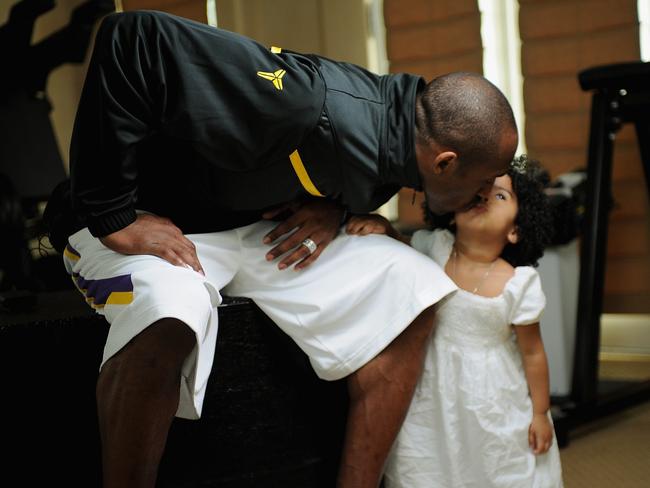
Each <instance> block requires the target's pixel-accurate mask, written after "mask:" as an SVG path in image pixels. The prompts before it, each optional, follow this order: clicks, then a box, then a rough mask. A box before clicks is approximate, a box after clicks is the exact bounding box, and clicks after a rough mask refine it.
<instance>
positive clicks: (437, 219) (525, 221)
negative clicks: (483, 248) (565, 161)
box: [423, 155, 553, 266]
mask: <svg viewBox="0 0 650 488" xmlns="http://www.w3.org/2000/svg"><path fill="white" fill-rule="evenodd" d="M506 174H507V175H508V176H510V179H511V180H512V189H513V190H514V192H515V195H517V203H518V207H519V208H518V211H517V216H516V217H515V225H516V226H517V233H518V235H519V240H518V241H517V243H516V244H508V245H506V247H505V248H504V249H503V252H502V253H501V257H502V258H503V259H505V260H506V261H507V262H508V263H510V264H511V265H512V266H537V265H538V260H539V258H541V257H542V255H543V254H544V248H546V246H548V245H549V244H550V242H551V237H552V235H553V225H552V216H551V207H550V204H549V201H548V197H547V196H546V193H545V192H544V187H545V186H546V185H547V184H548V183H549V175H548V172H547V171H546V170H545V169H543V168H542V166H541V165H540V164H539V162H538V161H537V160H534V159H529V158H528V157H527V156H526V155H521V156H519V157H516V158H515V159H514V160H513V161H512V162H511V163H510V167H509V168H508V171H507V172H506ZM423 208H424V214H425V217H424V218H425V221H426V222H427V223H428V224H429V225H430V226H431V228H432V229H436V228H437V229H440V228H442V229H448V230H450V231H451V232H452V233H454V232H455V230H456V229H455V225H454V224H453V216H454V215H453V213H449V214H445V215H435V214H433V213H432V212H431V211H430V210H429V208H428V206H427V204H426V202H425V203H424V205H423Z"/></svg>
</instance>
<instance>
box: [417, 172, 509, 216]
mask: <svg viewBox="0 0 650 488" xmlns="http://www.w3.org/2000/svg"><path fill="white" fill-rule="evenodd" d="M508 164H509V161H506V162H503V161H484V162H481V163H480V164H474V165H467V167H462V166H461V167H457V168H454V169H453V170H451V174H447V175H444V176H443V175H432V176H431V177H429V178H425V188H424V191H425V193H426V198H427V204H428V205H429V209H430V210H431V211H432V212H433V213H435V214H438V215H442V214H445V213H448V212H458V211H463V210H467V209H468V208H470V207H471V206H472V205H473V204H475V203H477V202H478V201H480V199H481V198H483V199H485V198H487V196H488V195H489V193H490V190H491V189H492V185H493V184H494V179H495V178H496V177H498V176H500V175H502V174H504V173H505V172H506V171H507V169H508ZM427 180H429V181H427Z"/></svg>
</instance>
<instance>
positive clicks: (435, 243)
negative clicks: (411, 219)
mask: <svg viewBox="0 0 650 488" xmlns="http://www.w3.org/2000/svg"><path fill="white" fill-rule="evenodd" d="M453 244H454V236H453V234H452V233H451V232H449V231H448V230H443V229H435V230H433V231H431V230H418V231H415V232H414V233H413V237H412V238H411V246H412V247H413V249H416V250H417V251H419V252H421V253H422V254H426V255H427V256H429V257H430V258H431V259H433V260H434V261H435V262H436V263H438V265H440V266H443V267H444V266H445V264H446V263H447V259H449V253H450V252H451V248H452V246H453Z"/></svg>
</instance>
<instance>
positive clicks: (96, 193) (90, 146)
mask: <svg viewBox="0 0 650 488" xmlns="http://www.w3.org/2000/svg"><path fill="white" fill-rule="evenodd" d="M123 24H124V22H122V17H121V15H120V14H111V15H109V16H107V17H106V18H104V20H103V21H102V23H101V25H100V28H99V30H98V32H97V36H96V39H95V46H94V50H93V55H92V58H91V61H90V64H89V67H88V73H87V75H86V80H85V84H84V87H83V90H82V94H81V99H80V101H79V106H78V109H77V115H76V118H75V124H74V129H73V134H72V141H71V146H70V179H71V192H72V204H73V208H74V209H75V212H76V213H78V214H79V215H80V216H81V217H82V218H83V219H84V220H85V221H86V223H87V225H88V228H89V230H90V232H91V233H92V234H93V235H94V236H97V237H101V236H104V235H107V234H110V233H112V232H115V231H117V230H120V229H122V228H123V227H126V226H127V225H129V224H130V223H131V222H133V221H134V220H135V217H136V214H135V207H134V197H135V195H136V191H137V188H136V178H137V169H136V164H135V152H136V145H137V143H138V142H140V141H141V140H143V139H144V138H145V137H147V135H148V134H150V133H151V132H152V131H154V130H155V128H156V125H157V123H158V121H157V114H156V112H155V109H154V107H155V106H156V103H157V100H156V93H155V89H154V88H153V86H155V85H157V84H159V81H154V79H155V74H154V73H152V71H153V70H152V66H151V64H150V61H151V53H149V52H147V46H146V44H145V43H144V42H139V41H138V39H140V38H141V34H140V33H138V32H134V31H131V32H128V30H127V29H125V28H124V26H123ZM134 42H135V44H134Z"/></svg>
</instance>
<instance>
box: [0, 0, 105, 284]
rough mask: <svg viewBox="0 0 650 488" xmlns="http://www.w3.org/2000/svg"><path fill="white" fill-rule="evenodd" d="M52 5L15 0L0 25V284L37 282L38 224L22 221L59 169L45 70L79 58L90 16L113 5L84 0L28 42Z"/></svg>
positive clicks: (34, 211)
mask: <svg viewBox="0 0 650 488" xmlns="http://www.w3.org/2000/svg"><path fill="white" fill-rule="evenodd" d="M55 7H56V2H55V1H54V0H22V1H20V2H17V3H16V4H15V5H13V7H12V8H11V10H10V12H9V17H8V20H7V22H6V23H5V24H4V25H2V26H0V63H1V65H2V66H3V75H2V77H0V182H1V184H0V234H2V235H3V236H4V235H7V236H11V239H3V244H2V247H3V253H2V255H0V290H6V289H12V288H20V289H23V288H34V287H38V286H37V284H36V283H35V282H34V280H33V279H30V278H31V277H30V274H31V272H32V270H31V266H30V262H29V261H30V254H29V252H28V249H27V242H28V241H29V240H30V239H31V238H34V237H36V236H37V235H38V230H37V229H38V228H39V226H38V222H35V225H34V226H33V227H34V228H30V225H32V223H34V220H36V221H38V219H39V211H38V204H39V203H40V202H42V201H44V200H46V199H47V198H48V196H49V195H50V193H51V191H52V188H54V186H55V185H56V184H57V183H58V182H59V181H61V180H62V179H64V178H65V177H66V174H65V169H64V165H63V161H62V158H61V154H60V153H59V148H58V145H57V142H56V139H55V135H54V130H53V127H52V123H51V121H50V112H51V109H52V106H51V104H50V101H49V98H48V96H47V92H46V86H47V80H48V76H49V74H50V73H51V72H52V70H54V69H55V68H57V67H58V66H60V65H62V64H64V63H82V62H83V61H84V59H85V56H86V53H87V50H88V46H89V44H90V40H91V36H92V32H93V28H94V26H95V23H96V21H97V20H98V19H99V18H101V17H102V16H104V15H106V14H108V13H110V12H112V11H114V9H115V7H114V3H113V1H112V0H88V1H86V2H84V3H82V4H81V5H79V6H78V7H76V8H75V9H74V10H73V11H72V15H71V18H70V21H69V23H68V24H67V25H65V26H64V27H63V28H61V29H59V30H58V31H56V32H54V33H52V34H51V35H49V36H48V37H46V38H45V39H43V40H41V41H39V42H37V43H35V44H32V35H33V31H34V24H35V22H36V20H37V19H38V17H40V16H41V15H43V14H45V13H46V12H49V11H51V10H53V9H54V8H55ZM32 234H35V235H32ZM5 248H7V249H5Z"/></svg>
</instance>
